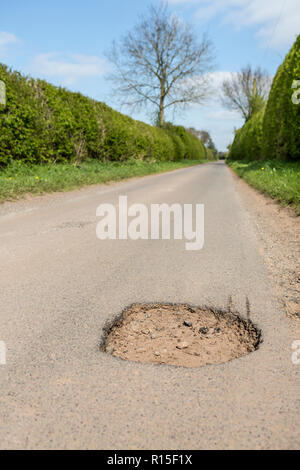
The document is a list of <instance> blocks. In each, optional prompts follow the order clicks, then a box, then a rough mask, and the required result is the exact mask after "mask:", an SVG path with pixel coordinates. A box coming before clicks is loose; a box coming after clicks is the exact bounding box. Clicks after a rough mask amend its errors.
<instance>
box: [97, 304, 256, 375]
mask: <svg viewBox="0 0 300 470" xmlns="http://www.w3.org/2000/svg"><path fill="white" fill-rule="evenodd" d="M260 338H261V332H260V330H258V329H257V328H256V327H255V325H254V324H253V323H252V322H251V321H250V320H245V319H243V318H241V317H239V316H238V315H236V314H232V313H226V312H221V311H217V310H213V309H209V308H201V307H191V306H189V305H168V304H134V305H132V306H130V307H128V308H127V309H125V310H124V311H123V313H122V315H121V317H119V318H118V319H117V320H116V321H115V322H114V323H112V324H111V325H109V326H107V328H106V329H105V336H104V340H103V346H102V348H101V349H102V350H104V351H105V352H107V353H109V354H112V355H113V356H117V357H120V358H122V359H124V360H127V361H135V362H142V363H153V364H170V365H175V366H185V367H199V366H203V365H206V364H218V363H223V362H227V361H230V360H232V359H235V358H238V357H241V356H245V355H246V354H249V353H251V352H252V351H254V350H256V349H258V347H259V343H260Z"/></svg>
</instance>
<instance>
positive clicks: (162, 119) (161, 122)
mask: <svg viewBox="0 0 300 470" xmlns="http://www.w3.org/2000/svg"><path fill="white" fill-rule="evenodd" d="M159 125H160V127H164V125H165V108H164V105H163V102H162V101H161V103H160V106H159Z"/></svg>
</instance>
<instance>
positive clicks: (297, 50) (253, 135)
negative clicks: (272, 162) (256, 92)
mask: <svg viewBox="0 0 300 470" xmlns="http://www.w3.org/2000/svg"><path fill="white" fill-rule="evenodd" d="M295 80H300V35H299V36H298V38H297V40H296V42H295V44H294V45H293V47H292V49H291V51H290V52H289V53H288V54H287V56H286V58H285V61H284V63H283V64H282V65H281V66H280V67H279V69H278V71H277V74H276V76H275V78H274V80H273V84H272V88H271V92H270V95H269V99H268V102H267V105H266V107H265V109H263V110H262V111H260V112H258V113H257V114H256V115H254V116H253V117H252V118H251V119H250V120H249V121H248V122H247V123H246V124H245V125H244V126H243V127H242V128H241V129H239V130H238V131H236V134H235V139H234V142H233V144H232V146H231V149H230V152H229V156H228V158H229V159H230V160H248V161H252V160H260V159H277V160H281V161H288V160H290V161H295V160H300V104H298V105H297V104H294V103H293V101H292V95H293V93H295V91H296V90H295V89H294V88H292V85H293V82H294V81H295ZM298 88H299V87H298ZM298 97H299V95H298Z"/></svg>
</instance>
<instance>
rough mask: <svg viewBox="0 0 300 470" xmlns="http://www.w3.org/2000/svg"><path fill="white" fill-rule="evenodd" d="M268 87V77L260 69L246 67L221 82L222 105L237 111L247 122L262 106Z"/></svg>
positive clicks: (269, 79)
mask: <svg viewBox="0 0 300 470" xmlns="http://www.w3.org/2000/svg"><path fill="white" fill-rule="evenodd" d="M270 87H271V77H270V75H269V74H268V73H267V72H266V71H264V70H262V69H261V68H260V67H257V68H256V69H255V70H252V67H251V66H250V65H248V66H247V67H244V68H242V69H241V71H240V72H238V73H232V74H231V77H230V78H228V79H226V80H224V81H223V84H222V97H221V98H222V103H223V105H224V106H225V107H227V108H228V109H231V110H236V111H239V112H240V113H241V114H242V116H243V118H244V119H245V121H248V120H249V119H250V118H251V116H253V114H254V113H256V112H257V111H259V110H260V109H261V108H262V107H263V106H264V104H265V101H266V99H267V97H268V94H269V91H270Z"/></svg>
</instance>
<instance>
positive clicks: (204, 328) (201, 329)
mask: <svg viewBox="0 0 300 470" xmlns="http://www.w3.org/2000/svg"><path fill="white" fill-rule="evenodd" d="M199 333H201V334H202V335H207V333H208V328H206V326H203V327H202V328H200V329H199Z"/></svg>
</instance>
